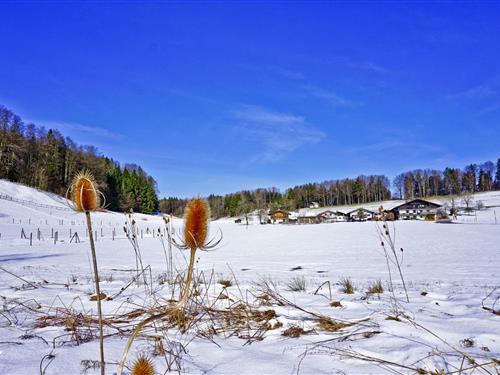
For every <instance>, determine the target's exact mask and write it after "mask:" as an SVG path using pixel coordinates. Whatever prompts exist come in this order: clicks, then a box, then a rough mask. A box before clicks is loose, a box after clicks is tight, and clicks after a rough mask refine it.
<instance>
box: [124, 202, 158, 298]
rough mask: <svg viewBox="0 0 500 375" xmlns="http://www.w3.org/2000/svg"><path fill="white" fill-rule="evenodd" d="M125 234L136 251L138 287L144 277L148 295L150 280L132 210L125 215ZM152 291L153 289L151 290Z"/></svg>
mask: <svg viewBox="0 0 500 375" xmlns="http://www.w3.org/2000/svg"><path fill="white" fill-rule="evenodd" d="M123 232H124V233H125V236H126V237H127V239H128V240H129V242H130V244H131V245H132V248H133V249H134V255H135V268H136V272H137V275H136V282H137V286H139V285H140V275H142V277H143V281H144V288H145V290H146V294H147V293H148V280H147V276H146V272H145V268H144V264H143V262H142V254H141V248H140V246H139V229H138V228H137V223H136V221H135V218H134V213H133V211H132V210H130V212H128V213H126V214H125V225H124V226H123ZM151 290H152V288H151Z"/></svg>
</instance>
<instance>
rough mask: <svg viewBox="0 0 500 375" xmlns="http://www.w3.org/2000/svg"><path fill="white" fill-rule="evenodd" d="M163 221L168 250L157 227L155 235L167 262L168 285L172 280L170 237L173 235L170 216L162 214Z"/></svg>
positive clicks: (172, 264)
mask: <svg viewBox="0 0 500 375" xmlns="http://www.w3.org/2000/svg"><path fill="white" fill-rule="evenodd" d="M163 221H164V222H165V234H166V237H167V238H166V239H167V245H168V251H167V247H166V246H165V241H164V236H163V234H162V233H161V229H160V228H158V235H157V237H158V238H159V239H160V242H161V245H162V247H163V253H164V255H165V262H166V264H167V280H168V283H169V285H171V284H173V282H174V263H173V256H172V237H173V228H172V216H170V215H167V214H165V215H163Z"/></svg>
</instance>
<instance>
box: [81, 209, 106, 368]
mask: <svg viewBox="0 0 500 375" xmlns="http://www.w3.org/2000/svg"><path fill="white" fill-rule="evenodd" d="M85 218H86V219H87V229H88V232H89V239H90V250H91V251H92V265H93V268H94V277H95V292H96V295H97V314H98V315H99V351H100V353H101V375H104V334H103V330H102V310H101V289H100V288H99V272H98V271H97V256H96V253H95V244H94V236H93V234H92V220H91V219H90V212H89V211H85Z"/></svg>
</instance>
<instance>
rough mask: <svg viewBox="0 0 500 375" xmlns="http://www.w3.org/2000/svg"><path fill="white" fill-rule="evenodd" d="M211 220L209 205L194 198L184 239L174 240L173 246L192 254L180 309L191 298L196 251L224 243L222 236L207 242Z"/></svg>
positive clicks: (187, 218) (190, 203)
mask: <svg viewBox="0 0 500 375" xmlns="http://www.w3.org/2000/svg"><path fill="white" fill-rule="evenodd" d="M209 219H210V208H209V206H208V203H207V202H206V201H205V200H204V199H201V198H194V199H192V200H191V201H189V203H188V204H187V206H186V209H185V211H184V238H183V239H181V240H179V241H176V240H175V239H172V242H173V244H174V245H175V246H176V247H178V248H179V249H184V250H187V249H189V250H190V252H191V256H190V259H189V268H188V273H187V278H186V283H185V286H184V289H183V291H182V295H181V298H180V299H179V303H178V304H177V306H178V307H181V308H183V307H184V306H185V304H186V301H187V299H188V296H189V289H190V286H191V280H192V277H193V269H194V263H195V257H196V250H197V249H200V250H205V251H207V250H211V249H213V248H215V247H216V246H217V245H218V244H219V243H220V242H221V241H222V234H221V235H220V237H219V238H218V239H215V238H214V239H212V240H210V241H208V242H207V234H208V221H209Z"/></svg>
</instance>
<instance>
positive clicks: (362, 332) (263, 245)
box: [0, 180, 500, 375]
mask: <svg viewBox="0 0 500 375" xmlns="http://www.w3.org/2000/svg"><path fill="white" fill-rule="evenodd" d="M0 195H4V196H9V197H12V198H14V199H15V200H18V201H10V200H6V199H0V233H1V238H0V266H1V267H2V269H1V270H0V299H1V302H2V307H1V308H0V374H20V375H24V374H33V373H40V367H41V368H42V369H43V368H44V367H45V366H46V365H47V367H46V369H45V374H83V373H86V374H94V373H97V372H98V370H96V369H93V368H92V366H91V364H92V363H93V362H91V361H96V360H98V358H99V353H98V340H97V339H92V340H91V339H89V333H88V332H87V333H85V332H81V331H77V332H78V334H79V335H78V337H76V338H75V336H76V335H75V334H74V333H75V332H74V330H73V331H72V330H71V329H68V323H67V321H66V325H64V324H61V323H60V322H59V324H55V323H53V322H55V321H56V320H55V319H54V317H61V316H63V315H64V313H67V312H68V311H71V312H72V313H76V314H78V313H81V315H82V317H83V316H89V315H90V314H91V313H92V314H95V309H96V308H95V302H93V301H91V300H90V296H91V295H92V293H93V287H92V276H91V268H90V261H89V256H90V255H89V246H88V240H87V238H86V236H85V227H84V226H83V219H84V218H83V215H81V214H76V213H74V212H72V211H70V210H68V209H67V206H66V204H65V202H64V200H63V199H61V198H59V197H56V196H53V195H51V194H48V193H43V192H38V191H36V190H33V189H30V188H27V187H23V186H20V185H15V184H12V183H9V182H6V181H3V180H0ZM476 200H482V201H483V202H484V204H485V205H486V206H487V207H488V208H487V209H485V210H483V211H480V212H479V213H478V214H477V216H476V215H474V216H467V217H460V218H459V220H458V221H457V222H456V223H453V224H435V223H429V222H417V221H400V222H396V223H395V230H396V243H397V250H398V251H400V250H399V249H400V248H403V249H404V251H403V254H404V257H403V274H404V277H405V281H406V283H407V286H408V292H409V299H410V302H409V303H407V302H406V301H405V299H404V291H403V288H402V285H401V282H400V280H399V279H398V278H397V276H395V275H394V274H393V278H394V280H395V292H396V295H397V297H398V305H399V308H400V309H401V310H402V315H401V319H400V321H396V320H391V319H389V320H388V319H387V318H388V317H393V316H394V307H393V305H392V304H391V301H390V296H391V294H390V293H389V291H388V289H389V288H388V284H387V282H388V272H387V265H386V260H385V257H384V254H383V251H382V248H381V246H380V239H379V237H378V235H377V230H376V224H375V223H372V222H365V223H335V224H318V225H300V226H299V225H296V226H294V225H263V226H259V225H256V226H248V227H247V226H244V225H237V224H235V223H234V222H233V221H232V220H219V221H217V222H213V223H212V224H211V233H212V235H216V234H217V233H218V231H219V230H220V231H221V232H222V233H223V241H222V244H221V246H219V248H218V249H217V250H215V251H211V252H198V256H199V261H198V263H197V270H198V272H200V271H203V273H204V274H205V275H210V274H211V273H212V270H213V272H214V281H213V282H211V283H209V288H208V297H207V298H208V299H209V300H210V301H212V302H214V303H217V306H218V307H219V308H221V309H224V308H229V307H231V308H234V306H235V304H236V303H238V301H239V302H241V301H246V302H248V303H251V304H253V305H255V306H257V305H259V304H260V305H259V306H260V307H259V308H260V309H261V310H262V311H270V310H274V313H273V314H272V316H271V317H270V319H268V320H269V322H268V323H269V327H268V329H266V330H265V331H264V332H257V333H256V332H255V330H253V331H252V330H251V329H249V332H250V333H252V334H254V335H255V336H254V338H255V339H253V340H252V339H249V337H248V336H245V335H243V334H242V331H241V330H240V331H238V332H237V333H235V334H234V335H232V336H231V334H230V333H231V332H230V330H228V331H225V332H222V333H219V334H215V335H212V336H210V337H206V338H203V337H202V335H201V334H200V332H196V330H195V329H188V330H187V332H184V333H183V332H181V331H179V330H177V329H169V330H168V331H165V330H161V329H158V330H157V331H155V330H150V331H151V332H150V334H148V335H147V337H146V336H144V337H141V338H139V339H138V340H136V342H135V343H134V346H133V350H132V352H131V355H130V359H133V358H135V356H136V355H137V354H138V353H147V354H149V355H153V353H154V352H155V351H157V341H155V339H153V338H152V336H154V334H156V336H157V337H160V338H161V340H163V343H164V344H163V346H164V347H165V348H171V349H172V348H173V350H174V352H175V353H177V354H179V355H180V356H181V358H180V360H179V363H178V364H177V365H179V364H180V365H181V369H180V372H181V373H187V374H295V373H299V374H332V373H346V374H366V373H376V374H387V373H408V374H413V373H416V372H417V371H421V373H425V372H424V371H427V373H431V371H442V372H441V373H453V372H455V373H457V374H458V373H460V372H461V373H462V374H471V373H498V371H500V363H499V362H498V360H500V315H496V314H494V313H492V311H490V310H487V309H484V308H483V305H484V307H487V308H493V309H496V310H497V311H498V310H499V309H500V306H499V305H500V303H497V305H496V306H494V305H493V304H494V303H495V299H496V298H498V297H499V295H500V289H497V290H494V288H495V287H498V286H499V285H500V272H499V270H500V225H498V224H495V211H496V215H497V217H498V220H499V221H500V193H499V192H492V193H483V194H481V195H480V196H477V197H476ZM30 202H37V203H39V204H40V205H43V206H34V205H33V204H31V203H30ZM92 217H93V222H94V225H95V230H96V231H97V234H98V238H97V242H96V247H97V253H98V254H97V257H98V263H99V269H100V273H101V289H102V291H103V292H104V293H106V295H107V296H113V297H114V298H113V299H112V300H106V301H103V308H104V313H105V315H106V316H109V317H111V316H117V315H119V314H124V313H126V312H128V311H131V310H133V309H136V308H138V307H140V306H157V305H161V304H162V303H164V304H165V303H167V299H168V298H169V295H168V294H169V292H168V289H169V287H168V285H167V284H165V283H163V282H161V280H163V278H164V273H165V271H166V262H165V256H164V252H163V248H162V245H161V242H160V239H159V238H157V237H153V235H152V231H153V230H157V229H158V228H160V229H161V231H163V228H164V224H163V221H162V219H161V218H160V217H154V216H148V215H135V220H136V222H137V224H138V227H139V231H141V230H142V239H140V241H139V243H140V247H141V251H142V256H143V262H144V265H145V266H146V265H150V266H151V273H150V274H149V272H148V277H151V279H152V280H153V284H154V288H155V289H156V295H155V296H148V295H147V293H145V288H144V285H142V286H137V285H135V284H132V285H131V286H128V287H127V285H128V284H129V283H130V281H131V280H132V278H133V276H134V275H135V257H134V253H133V249H132V247H131V245H130V243H129V241H128V240H127V239H126V238H125V236H124V234H123V229H122V227H123V224H124V222H125V217H124V215H123V214H118V213H96V214H93V216H92ZM174 227H175V228H177V230H178V229H180V228H181V227H182V222H181V220H178V219H176V220H174ZM38 229H39V230H40V233H41V237H40V240H38V235H37V233H38ZM21 230H24V233H25V234H26V235H27V237H28V238H29V235H30V233H32V236H33V237H32V246H30V240H29V239H26V238H22V239H21V238H20V234H21ZM113 230H115V233H116V236H115V238H114V239H113V235H112V233H113ZM70 231H71V234H74V233H75V231H76V232H77V233H78V235H79V238H80V240H81V242H80V243H69V240H70ZM55 232H58V239H59V241H58V242H57V243H55V244H54V240H53V239H52V238H51V237H52V234H53V233H55ZM101 234H102V236H101ZM174 259H175V261H174V264H175V266H176V268H177V269H179V270H183V269H185V267H186V261H185V258H184V254H182V253H181V252H180V251H178V250H176V249H174ZM207 277H208V276H207ZM342 278H350V280H351V281H352V283H353V284H354V289H355V290H354V293H353V294H346V293H344V292H343V291H342V289H343V287H342V285H341V284H340V280H341V279H342ZM292 279H295V281H296V282H298V283H299V284H301V282H302V280H304V281H305V290H302V291H300V290H299V291H292V290H290V285H289V284H290V281H291V280H292ZM379 279H380V280H382V283H383V286H384V289H385V291H384V292H383V293H381V294H370V295H369V294H367V290H368V288H369V286H370V285H371V284H372V283H373V282H375V281H376V280H379ZM222 280H232V285H231V286H229V287H227V288H226V289H225V288H224V287H223V285H222V284H221V283H220V282H219V281H222ZM263 280H267V285H268V286H269V285H270V286H271V289H270V290H267V292H269V293H268V295H267V296H265V294H266V293H265V292H266V288H265V285H264V283H263V282H262V281H263ZM327 281H329V282H330V284H325V282H327ZM322 284H323V286H322V287H321V288H320V289H319V291H317V289H318V287H320V286H321V285H322ZM273 285H275V286H276V287H275V288H274V287H273ZM329 285H330V286H331V290H330V289H329ZM124 287H126V288H125V290H123V291H121V289H122V288H124ZM298 289H300V288H298ZM316 291H317V293H316V294H315V292H316ZM492 291H493V293H491V294H490V292H492ZM221 293H222V296H223V298H222V297H220V296H221ZM489 294H490V295H489ZM218 296H219V298H218V299H217V297H218ZM226 297H228V298H226ZM273 297H277V299H273ZM161 298H164V300H162V299H161ZM334 302H336V303H334ZM332 305H333V306H332ZM320 317H328V318H330V319H332V321H335V322H344V323H348V324H352V325H350V326H346V327H344V328H342V329H340V330H332V329H331V330H328V329H327V328H328V327H325V326H321V325H320V324H319V318H320ZM50 319H52V320H50ZM42 321H43V322H44V324H41V322H42ZM138 321H140V320H137V321H135V320H134V321H132V322H131V323H133V324H137V322H138ZM51 322H52V323H53V324H51ZM204 324H205V325H206V324H208V323H206V322H205V323H204ZM82 325H84V324H82ZM214 325H215V323H214ZM123 327H125V326H122V329H123V330H124V328H123ZM131 327H132V324H130V327H128V328H131ZM290 327H292V328H299V329H300V328H301V329H303V331H304V332H303V334H302V335H300V337H290V336H284V335H283V334H284V333H285V332H290V330H288V329H289V328H290ZM200 329H201V328H200ZM107 332H108V335H109V336H108V337H106V340H105V348H106V360H107V362H108V366H107V373H108V374H113V373H116V371H117V362H118V361H119V360H120V357H121V355H122V352H123V349H124V347H125V344H126V340H127V337H126V336H127V333H126V332H122V334H117V333H116V331H115V330H113V329H112V328H110V327H108V328H107ZM238 336H239V337H238ZM86 338H87V339H86ZM155 342H156V344H155ZM181 345H183V346H184V347H185V349H186V350H185V352H182V351H175V350H177V349H179V348H180V347H181ZM176 348H177V349H176ZM167 351H168V350H167ZM157 354H158V353H157ZM47 355H51V357H45V358H44V356H47ZM52 356H53V357H52ZM42 359H43V361H42ZM169 359H171V358H170V357H169V356H168V353H167V354H165V355H157V356H153V360H154V363H155V367H156V370H157V372H158V373H164V372H165V371H166V370H167V365H166V364H167V363H168V360H169ZM41 361H42V362H41ZM482 364H484V366H483V367H479V366H480V365H482ZM174 367H176V366H174ZM436 373H439V372H436Z"/></svg>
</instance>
